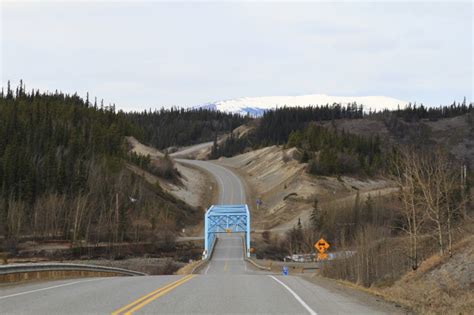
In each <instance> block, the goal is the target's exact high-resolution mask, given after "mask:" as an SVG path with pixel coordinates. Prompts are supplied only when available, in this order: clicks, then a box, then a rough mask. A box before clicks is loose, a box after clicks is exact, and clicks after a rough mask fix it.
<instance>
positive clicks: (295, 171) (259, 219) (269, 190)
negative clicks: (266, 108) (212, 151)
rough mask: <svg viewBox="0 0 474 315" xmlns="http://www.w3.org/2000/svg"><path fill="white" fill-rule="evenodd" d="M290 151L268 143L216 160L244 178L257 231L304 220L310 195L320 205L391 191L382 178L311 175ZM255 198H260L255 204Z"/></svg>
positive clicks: (305, 220)
mask: <svg viewBox="0 0 474 315" xmlns="http://www.w3.org/2000/svg"><path fill="white" fill-rule="evenodd" d="M294 153H295V149H294V148H293V149H284V148H282V147H278V146H271V147H266V148H263V149H259V150H256V151H251V152H248V153H245V154H241V155H238V156H235V157H232V158H221V159H220V160H219V163H220V164H222V165H224V166H228V167H230V168H232V169H234V170H235V171H236V172H237V173H238V174H240V175H241V176H242V177H243V178H244V179H245V181H246V183H247V191H248V195H249V196H248V200H247V202H248V203H249V205H250V207H251V209H252V212H253V222H254V224H255V225H254V226H255V228H256V229H257V230H259V229H271V230H274V231H280V232H284V231H286V230H287V229H289V228H291V227H293V226H294V225H295V224H296V222H297V221H298V218H301V220H302V222H307V221H308V220H309V216H310V213H311V207H312V202H313V200H314V198H317V199H318V200H319V203H320V205H321V206H322V207H324V206H328V205H329V204H334V203H344V202H349V203H353V202H354V199H355V196H356V194H357V191H359V194H360V196H361V198H364V197H365V196H367V195H368V194H373V195H374V196H375V195H376V194H386V193H390V192H392V191H394V189H393V188H391V184H390V183H389V182H388V181H386V180H382V179H366V180H361V179H357V178H352V177H346V176H343V177H340V178H339V179H338V178H335V177H315V176H311V175H309V174H307V173H306V171H305V167H306V164H301V163H299V162H298V161H297V160H295V159H294V158H293V156H294ZM257 199H260V200H262V204H261V205H260V206H259V207H257V205H256V200H257Z"/></svg>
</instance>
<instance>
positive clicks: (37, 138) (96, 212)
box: [0, 83, 198, 243]
mask: <svg viewBox="0 0 474 315" xmlns="http://www.w3.org/2000/svg"><path fill="white" fill-rule="evenodd" d="M141 133H142V130H141V128H140V127H139V126H137V125H136V124H135V123H134V122H132V121H130V119H129V117H127V115H125V114H124V113H123V112H121V111H118V112H117V111H116V110H115V107H114V106H113V105H110V106H104V105H103V103H102V102H101V104H100V105H98V104H97V101H94V102H93V103H91V102H90V101H89V97H87V98H86V99H85V100H84V99H82V98H80V97H79V96H77V95H76V94H74V95H69V94H64V93H61V92H58V91H56V92H54V93H40V92H39V91H37V90H36V91H34V90H33V91H31V92H27V91H26V90H25V87H24V85H23V84H22V83H20V85H19V87H17V88H16V90H12V89H11V88H10V85H8V87H7V89H6V91H3V90H2V93H1V94H0V233H1V234H2V235H3V236H4V240H7V241H10V240H11V241H12V242H13V243H14V242H16V241H18V240H19V239H20V238H22V237H24V236H25V237H32V238H34V239H43V238H51V237H54V238H57V239H58V238H59V239H65V240H70V241H71V242H72V243H76V242H78V241H79V240H86V241H96V242H99V241H101V242H103V241H106V242H111V243H114V242H120V241H125V240H138V239H141V240H144V239H145V238H149V237H151V236H152V234H153V233H154V232H153V231H156V229H159V228H160V227H161V229H162V230H163V228H165V229H171V230H173V229H175V228H178V227H180V226H182V225H184V224H187V223H190V222H195V220H196V219H197V217H196V215H197V214H198V210H197V209H194V208H191V207H189V206H187V205H186V204H185V203H183V202H182V201H179V200H176V199H175V198H173V197H172V196H170V195H168V194H166V193H164V192H163V191H162V190H161V189H160V188H159V187H154V186H153V185H150V184H148V183H146V182H144V181H143V180H141V179H140V178H138V177H137V176H136V175H134V174H133V173H131V172H130V171H128V170H127V168H126V167H125V163H126V161H127V159H134V162H137V163H138V164H143V163H145V164H147V163H148V162H147V161H146V160H140V159H139V158H138V157H128V156H127V150H128V148H127V145H126V143H125V136H130V135H133V136H136V137H140V135H141ZM152 222H153V224H152Z"/></svg>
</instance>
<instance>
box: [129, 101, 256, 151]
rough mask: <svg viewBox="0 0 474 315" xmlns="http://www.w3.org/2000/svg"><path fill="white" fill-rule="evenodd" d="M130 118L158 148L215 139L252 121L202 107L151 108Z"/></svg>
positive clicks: (146, 140)
mask: <svg viewBox="0 0 474 315" xmlns="http://www.w3.org/2000/svg"><path fill="white" fill-rule="evenodd" d="M126 117H127V118H128V119H129V120H130V121H131V122H133V123H134V124H136V125H137V126H140V127H141V136H140V138H141V139H142V140H144V141H145V142H146V143H147V144H149V145H151V146H153V147H155V148H158V149H166V148H168V147H171V146H186V145H191V144H197V143H201V142H206V141H212V140H213V139H214V138H216V137H217V135H220V134H222V133H227V132H230V131H232V130H233V129H234V128H237V127H238V126H240V125H242V124H243V123H245V122H247V121H248V120H250V118H249V117H242V116H240V115H238V114H227V113H223V112H219V111H214V110H209V109H202V108H199V109H183V108H179V109H178V108H170V109H161V110H154V111H151V110H149V111H143V112H133V113H128V114H126Z"/></svg>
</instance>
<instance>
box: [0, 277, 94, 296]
mask: <svg viewBox="0 0 474 315" xmlns="http://www.w3.org/2000/svg"><path fill="white" fill-rule="evenodd" d="M97 280H103V279H91V280H82V281H75V282H69V283H64V284H59V285H54V286H51V287H46V288H41V289H36V290H31V291H25V292H19V293H15V294H10V295H4V296H0V300H2V299H6V298H10V297H14V296H18V295H24V294H29V293H34V292H39V291H45V290H51V289H56V288H60V287H65V286H68V285H73V284H77V283H83V282H90V281H97Z"/></svg>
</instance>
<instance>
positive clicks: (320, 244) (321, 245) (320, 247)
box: [314, 238, 329, 253]
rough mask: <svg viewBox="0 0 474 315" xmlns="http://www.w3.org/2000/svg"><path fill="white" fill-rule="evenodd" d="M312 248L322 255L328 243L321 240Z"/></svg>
mask: <svg viewBox="0 0 474 315" xmlns="http://www.w3.org/2000/svg"><path fill="white" fill-rule="evenodd" d="M314 248H316V249H317V250H318V251H319V252H320V253H324V252H325V251H326V250H327V249H328V248H329V243H328V242H326V241H325V240H324V239H323V238H322V239H320V240H319V241H317V242H316V243H314Z"/></svg>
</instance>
